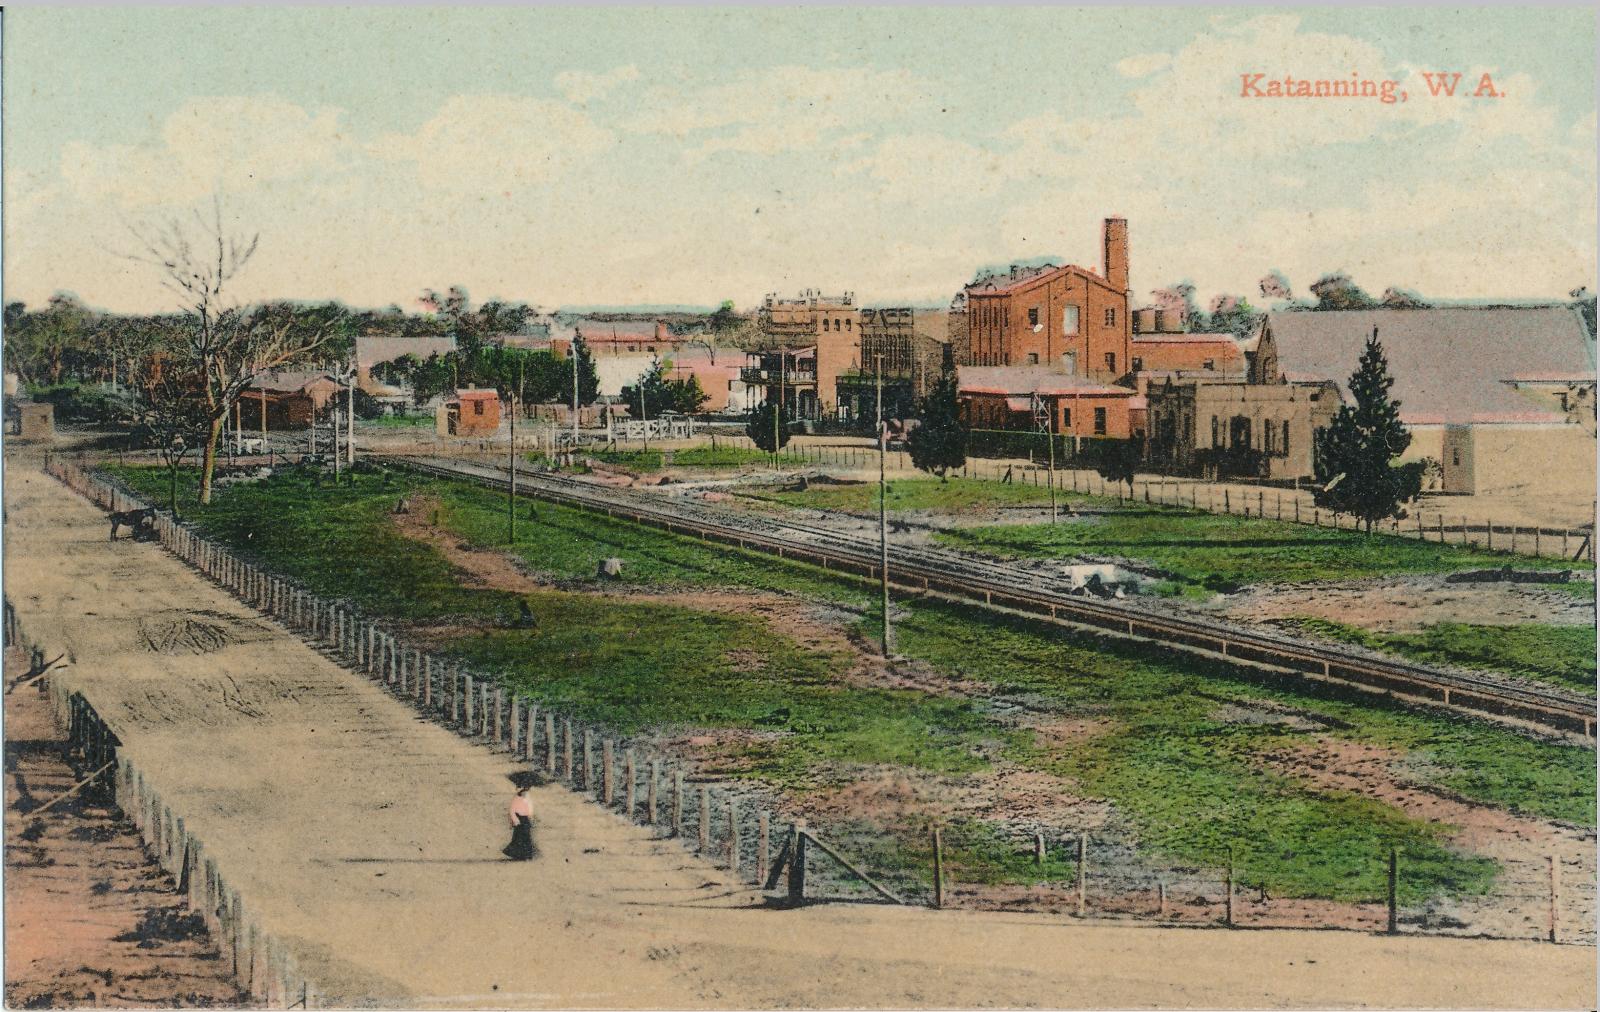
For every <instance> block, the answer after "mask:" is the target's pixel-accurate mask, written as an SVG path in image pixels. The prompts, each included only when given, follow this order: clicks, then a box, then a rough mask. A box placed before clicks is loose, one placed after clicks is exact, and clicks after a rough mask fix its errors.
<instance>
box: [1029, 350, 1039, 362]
mask: <svg viewBox="0 0 1600 1012" xmlns="http://www.w3.org/2000/svg"><path fill="white" fill-rule="evenodd" d="M1028 364H1029V365H1038V364H1039V355H1038V353H1037V352H1032V351H1030V352H1028Z"/></svg>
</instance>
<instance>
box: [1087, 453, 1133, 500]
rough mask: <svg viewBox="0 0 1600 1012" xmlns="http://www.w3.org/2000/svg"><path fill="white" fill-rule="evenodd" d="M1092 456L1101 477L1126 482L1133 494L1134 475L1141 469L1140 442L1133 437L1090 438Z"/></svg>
mask: <svg viewBox="0 0 1600 1012" xmlns="http://www.w3.org/2000/svg"><path fill="white" fill-rule="evenodd" d="M1089 445H1090V447H1091V449H1090V451H1089V453H1090V456H1091V457H1092V459H1093V460H1094V469H1095V471H1096V473H1098V474H1099V475H1100V477H1102V478H1104V479H1105V480H1106V481H1110V482H1119V481H1120V482H1126V483H1127V486H1128V495H1129V496H1130V497H1131V496H1132V495H1133V476H1134V474H1135V473H1136V472H1137V471H1138V469H1139V460H1140V450H1139V444H1138V443H1137V442H1136V441H1135V440H1132V439H1095V440H1090V444H1089Z"/></svg>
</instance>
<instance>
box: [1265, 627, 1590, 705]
mask: <svg viewBox="0 0 1600 1012" xmlns="http://www.w3.org/2000/svg"><path fill="white" fill-rule="evenodd" d="M1288 621H1289V624H1291V625H1293V626H1294V627H1295V628H1297V629H1300V630H1302V631H1304V632H1308V633H1311V634H1312V635H1315V636H1321V637H1322V638H1324V639H1331V640H1337V641H1338V642H1341V643H1354V644H1357V645H1359V646H1364V647H1367V648H1369V649H1372V650H1381V651H1384V652H1386V653H1391V654H1398V655H1400V656H1401V657H1407V658H1410V659H1412V660H1416V661H1423V662H1427V663H1438V664H1451V665H1455V666H1458V667H1464V668H1476V669H1480V670H1484V671H1504V672H1509V673H1511V674H1515V675H1523V676H1525V677H1528V678H1537V679H1539V680H1540V681H1545V682H1550V683H1552V684H1555V685H1560V686H1561V687H1563V688H1567V689H1576V690H1577V691H1579V692H1582V693H1585V694H1587V695H1590V696H1593V695H1594V694H1595V628H1594V626H1566V625H1539V624H1536V623H1529V624H1525V625H1469V624H1466V623H1462V622H1438V623H1435V624H1432V625H1429V626H1427V627H1425V628H1424V629H1422V630H1421V631H1420V632H1405V633H1397V632H1376V631H1373V630H1370V629H1362V628H1360V627H1359V626H1353V625H1347V624H1345V623H1343V622H1334V621H1331V620H1329V619H1324V618H1313V617H1311V616H1296V617H1294V618H1291V619H1289V620H1288Z"/></svg>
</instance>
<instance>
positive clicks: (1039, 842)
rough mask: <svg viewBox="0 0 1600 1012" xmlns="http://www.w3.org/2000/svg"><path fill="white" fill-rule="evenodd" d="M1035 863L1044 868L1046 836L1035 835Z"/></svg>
mask: <svg viewBox="0 0 1600 1012" xmlns="http://www.w3.org/2000/svg"><path fill="white" fill-rule="evenodd" d="M1033 863H1034V864H1036V865H1038V866H1039V867H1041V868H1043V867H1044V834H1043V833H1035V834H1033Z"/></svg>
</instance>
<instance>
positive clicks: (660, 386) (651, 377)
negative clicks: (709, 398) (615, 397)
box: [622, 358, 706, 418]
mask: <svg viewBox="0 0 1600 1012" xmlns="http://www.w3.org/2000/svg"><path fill="white" fill-rule="evenodd" d="M694 390H695V393H696V394H697V395H698V397H699V400H698V401H696V402H695V403H694V407H693V408H692V409H690V410H685V409H684V407H683V405H685V404H688V403H689V402H690V401H691V400H693V397H692V396H691V395H690V394H689V393H688V392H687V391H685V389H684V384H683V383H681V382H678V381H675V380H670V379H668V378H667V367H666V363H664V362H662V361H661V360H660V359H659V358H658V359H656V360H654V361H652V362H651V363H650V368H648V369H646V370H645V371H644V372H643V373H641V374H640V376H639V379H638V381H637V382H635V383H634V384H633V385H632V386H625V387H623V388H622V403H623V404H625V405H627V407H628V410H630V411H637V410H639V407H640V405H641V401H640V399H639V398H640V396H641V394H642V395H643V397H644V400H643V402H642V404H643V407H644V413H645V417H647V418H660V417H661V416H662V415H663V414H665V413H666V412H668V411H679V412H682V413H684V414H692V413H693V411H696V410H699V407H700V405H701V404H704V403H705V401H706V395H705V391H703V390H701V389H700V383H699V381H698V380H695V381H694Z"/></svg>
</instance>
